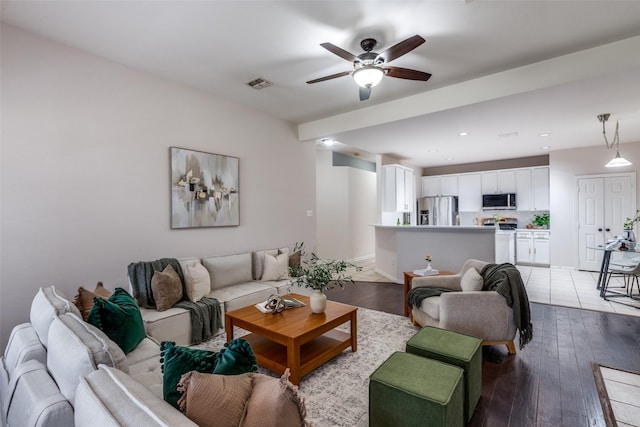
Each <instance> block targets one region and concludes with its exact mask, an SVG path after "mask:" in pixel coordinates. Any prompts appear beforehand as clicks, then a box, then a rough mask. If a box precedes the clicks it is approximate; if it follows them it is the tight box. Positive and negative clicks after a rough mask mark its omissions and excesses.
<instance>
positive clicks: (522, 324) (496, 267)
mask: <svg viewBox="0 0 640 427" xmlns="http://www.w3.org/2000/svg"><path fill="white" fill-rule="evenodd" d="M480 275H481V276H482V280H483V282H484V285H483V286H482V290H483V291H496V292H498V293H499V294H500V295H502V296H503V297H504V298H505V299H506V301H507V305H508V306H509V307H511V308H512V309H513V321H514V323H515V324H516V327H517V328H518V331H519V332H520V349H521V350H522V349H523V348H524V346H525V345H527V344H528V343H529V342H530V341H531V339H532V338H533V325H532V324H531V311H530V310H531V309H530V307H529V297H528V296H527V290H526V289H525V287H524V283H523V282H522V276H521V275H520V272H519V271H518V269H517V268H516V267H515V266H514V265H513V264H509V263H504V264H487V265H486V266H484V268H483V269H482V271H480Z"/></svg>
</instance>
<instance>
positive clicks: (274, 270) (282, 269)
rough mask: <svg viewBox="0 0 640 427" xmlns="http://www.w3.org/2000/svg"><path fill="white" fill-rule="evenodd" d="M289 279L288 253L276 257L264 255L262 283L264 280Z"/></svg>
mask: <svg viewBox="0 0 640 427" xmlns="http://www.w3.org/2000/svg"><path fill="white" fill-rule="evenodd" d="M288 277H289V253H288V252H286V253H283V254H280V255H277V256H273V255H270V254H264V272H263V273H262V279H261V280H263V281H266V280H284V279H286V278H288Z"/></svg>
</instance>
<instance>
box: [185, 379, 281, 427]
mask: <svg viewBox="0 0 640 427" xmlns="http://www.w3.org/2000/svg"><path fill="white" fill-rule="evenodd" d="M251 383H252V378H251V377H250V376H249V374H240V375H217V374H203V373H200V372H196V371H191V372H188V373H186V374H184V375H183V376H182V378H180V382H179V383H178V391H181V392H182V397H180V400H178V405H179V406H180V409H181V410H183V411H184V413H185V415H186V416H187V418H189V419H190V420H191V421H193V422H194V423H196V424H198V425H199V426H200V427H208V426H211V427H227V426H229V427H231V426H233V427H238V426H239V425H240V421H241V420H242V417H243V415H244V411H245V405H246V403H247V400H248V399H249V396H251ZM262 425H268V424H262ZM272 425H277V424H272Z"/></svg>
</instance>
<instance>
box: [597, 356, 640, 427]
mask: <svg viewBox="0 0 640 427" xmlns="http://www.w3.org/2000/svg"><path fill="white" fill-rule="evenodd" d="M591 369H592V371H593V377H594V379H595V382H596V389H597V390H598V396H599V397H600V404H601V405H602V412H603V414H604V419H605V423H606V425H607V427H614V426H617V425H624V426H635V427H639V426H640V373H637V372H630V371H625V370H622V369H617V368H612V367H610V366H605V365H600V364H597V363H594V362H592V363H591Z"/></svg>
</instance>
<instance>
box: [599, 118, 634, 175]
mask: <svg viewBox="0 0 640 427" xmlns="http://www.w3.org/2000/svg"><path fill="white" fill-rule="evenodd" d="M609 117H611V114H609V113H605V114H599V115H598V121H599V122H600V123H602V136H603V138H604V143H605V145H606V146H607V149H609V148H613V147H614V146H615V147H616V156H615V157H614V158H613V159H611V161H609V163H607V164H606V165H604V167H605V168H619V167H623V166H631V165H632V163H631V162H630V161H628V160H627V159H625V158H624V157H622V156H621V155H620V134H619V133H618V129H619V123H618V121H616V130H615V131H614V133H613V140H612V141H611V143H609V140H608V139H607V131H606V129H605V123H606V122H607V120H609Z"/></svg>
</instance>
